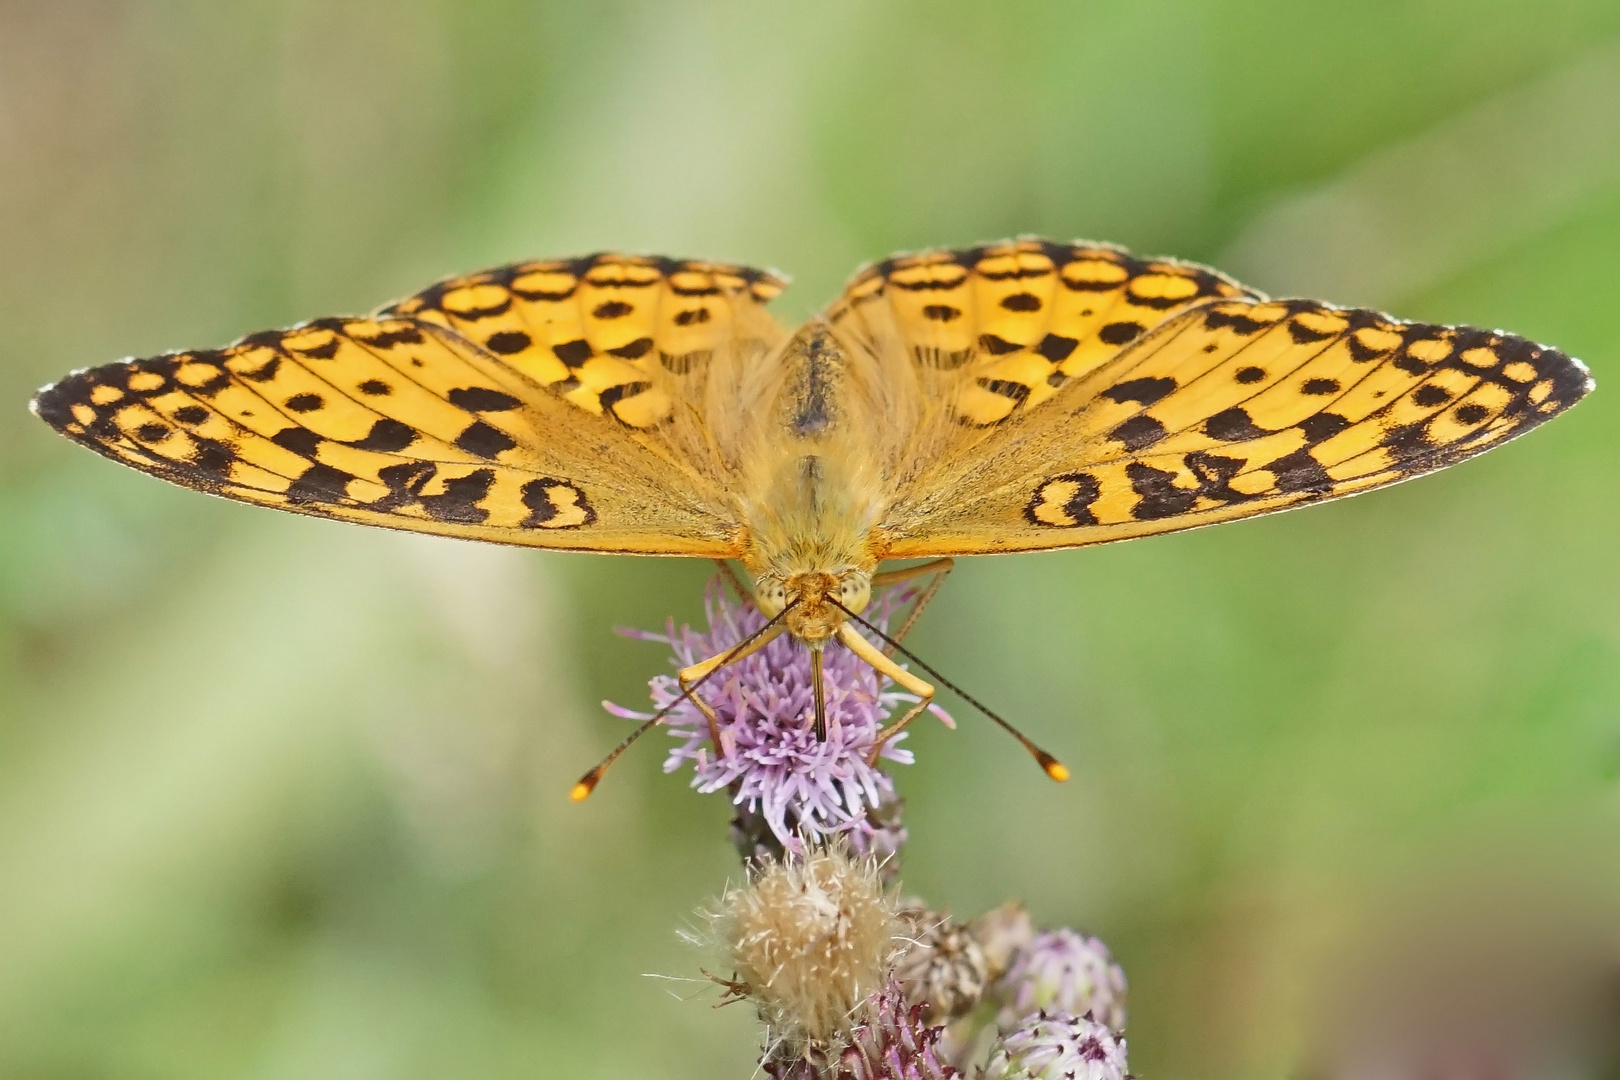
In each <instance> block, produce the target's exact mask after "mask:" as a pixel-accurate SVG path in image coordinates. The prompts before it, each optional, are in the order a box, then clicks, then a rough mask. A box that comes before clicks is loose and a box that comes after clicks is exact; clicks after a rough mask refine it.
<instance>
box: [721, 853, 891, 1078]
mask: <svg viewBox="0 0 1620 1080" xmlns="http://www.w3.org/2000/svg"><path fill="white" fill-rule="evenodd" d="M897 908H898V902H897V901H896V899H895V898H894V897H893V896H892V895H890V894H889V893H888V892H886V891H885V889H884V887H883V883H882V881H881V880H880V877H879V874H878V869H877V866H876V865H875V863H874V862H873V860H871V859H869V858H855V857H852V856H851V855H849V854H848V853H847V852H846V851H844V850H843V849H842V848H841V847H834V848H828V849H820V850H813V851H811V852H810V853H809V854H807V855H805V856H804V857H802V858H789V859H787V860H785V861H782V862H770V863H767V864H765V865H764V866H763V867H761V868H760V870H759V872H758V873H757V874H756V875H755V877H754V880H753V881H752V882H750V883H749V884H747V885H745V886H742V887H738V888H733V889H731V890H729V891H727V893H726V894H725V896H724V897H722V898H721V901H720V907H719V910H718V911H717V912H716V913H715V915H714V918H713V922H714V929H715V933H716V935H717V937H718V939H719V941H720V943H721V945H722V948H723V949H724V950H725V952H726V954H727V959H728V960H729V961H730V964H731V966H732V968H733V969H734V970H735V971H736V978H737V979H738V980H739V981H741V982H743V983H746V984H747V986H748V991H749V997H750V998H751V999H752V1000H753V1001H754V1003H755V1004H756V1006H757V1007H758V1008H759V1012H760V1017H761V1019H763V1020H764V1021H765V1023H766V1025H767V1026H768V1027H769V1028H770V1029H771V1031H770V1037H771V1039H772V1040H773V1041H778V1042H779V1043H780V1046H779V1047H778V1049H777V1050H776V1051H775V1052H774V1053H773V1056H775V1057H776V1058H778V1059H779V1060H792V1059H793V1058H794V1057H795V1056H798V1055H799V1054H800V1053H802V1050H803V1048H804V1047H806V1046H808V1045H810V1044H821V1045H827V1044H831V1043H836V1042H841V1041H844V1040H845V1039H846V1038H847V1035H848V1033H849V1032H850V1031H851V1030H852V1028H853V1027H854V1026H855V1025H856V1024H858V1023H861V1022H862V1021H864V1020H866V1019H867V1015H866V1014H867V1012H868V1011H869V1010H868V1008H867V1007H868V1005H869V998H870V997H871V995H873V994H874V993H875V992H877V991H878V990H879V989H880V988H882V986H883V985H884V976H885V972H886V970H887V968H888V966H889V963H890V961H891V959H892V957H893V954H894V950H895V945H896V933H897V919H896V910H897Z"/></svg>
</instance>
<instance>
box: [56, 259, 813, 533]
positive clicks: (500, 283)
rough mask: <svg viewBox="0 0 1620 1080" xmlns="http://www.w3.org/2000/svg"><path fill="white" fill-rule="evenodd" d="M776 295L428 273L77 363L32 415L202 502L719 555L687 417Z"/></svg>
mask: <svg viewBox="0 0 1620 1080" xmlns="http://www.w3.org/2000/svg"><path fill="white" fill-rule="evenodd" d="M782 285H783V283H782V282H781V281H780V280H779V279H777V278H776V277H774V276H772V275H770V274H767V273H764V272H761V271H756V270H750V269H746V268H742V267H732V266H723V265H717V264H708V263H695V262H676V261H674V260H667V259H651V258H639V257H625V256H615V255H597V256H592V257H589V258H585V259H578V260H570V261H563V262H543V263H522V264H516V265H513V266H508V267H503V268H500V269H497V270H492V271H488V272H486V273H483V274H478V275H474V276H472V277H467V278H461V279H456V280H452V281H446V282H443V283H441V284H439V285H436V286H434V287H433V288H431V289H429V290H427V291H425V292H424V293H422V294H421V295H420V296H417V297H414V298H412V299H410V300H407V301H404V302H402V303H400V304H397V305H395V306H394V307H393V308H390V309H387V310H385V311H384V312H383V313H381V314H379V315H377V316H376V317H374V318H332V319H320V320H317V321H315V322H311V323H307V324H304V325H302V326H298V327H294V328H292V329H289V330H274V331H267V332H264V333H260V334H254V335H252V336H250V337H247V338H244V339H242V340H241V341H239V342H237V343H235V344H234V345H231V346H228V347H226V348H224V349H219V350H200V351H195V352H181V353H173V354H169V355H165V356H158V357H152V358H149V359H141V360H129V361H125V362H122V363H116V364H108V365H105V366H103V367H98V368H93V369H90V370H87V371H80V372H76V373H74V374H72V375H70V376H68V377H67V378H66V379H63V380H62V381H61V382H59V383H56V384H55V385H53V386H49V387H46V388H45V389H44V390H41V391H40V392H39V394H38V396H37V397H36V398H35V399H34V403H33V408H34V411H35V412H36V413H37V414H38V415H39V416H40V417H41V418H42V419H43V420H45V421H46V422H47V423H49V424H50V425H51V426H52V427H54V428H56V429H57V430H58V431H61V432H62V433H63V434H65V435H67V436H68V437H70V438H72V439H74V440H75V441H76V442H79V443H81V444H83V445H85V446H88V447H89V448H90V449H92V450H95V451H96V452H97V453H100V454H103V455H105V456H107V457H110V458H112V459H114V460H116V461H120V462H122V463H124V464H126V465H130V466H133V467H134V468H137V469H140V470H142V471H144V472H147V473H151V474H152V475H154V476H158V477H161V478H163V479H165V480H170V481H172V482H174V483H177V484H182V485H184V486H186V487H191V488H196V489H198V490H201V491H205V492H208V493H210V494H215V495H221V496H225V497H227V498H232V499H239V500H241V501H244V502H250V503H257V504H259V505H263V506H272V507H276V508H278V509H283V510H292V511H297V512H299V513H306V514H316V515H320V516H323V517H331V518H339V519H342V520H347V521H355V522H360V523H363V524H370V525H381V526H386V527H390V528H399V529H408V530H413V531H417V532H428V533H439V534H444V535H450V536H458V537H464V538H468V539H477V540H486V541H494V542H497V543H508V544H524V545H531V546H536V547H549V548H565V549H572V550H584V551H623V552H640V553H647V554H671V555H674V554H680V555H708V556H724V555H730V554H733V553H734V552H735V550H736V547H737V536H738V528H739V524H738V522H737V521H736V512H735V510H734V507H733V502H734V500H733V499H732V497H731V495H730V493H729V491H728V479H727V468H728V466H727V464H726V463H725V462H723V461H722V460H720V458H719V456H718V454H719V452H718V450H717V448H716V447H715V446H714V442H713V439H712V437H711V435H710V433H709V431H708V428H707V425H706V423H705V420H704V411H705V404H704V403H705V400H706V398H708V397H710V396H712V394H713V393H714V392H717V391H714V390H713V389H711V379H710V376H711V374H712V373H713V372H714V371H715V370H724V371H725V372H727V373H729V374H728V379H733V378H734V377H735V371H736V370H737V369H738V368H739V367H740V366H742V365H745V364H746V363H747V362H748V361H749V360H750V359H751V358H753V357H756V356H757V355H759V354H760V353H762V352H764V351H766V350H768V349H769V348H770V347H771V346H772V345H773V344H774V343H775V341H776V339H777V338H778V337H780V334H781V331H780V330H779V329H778V328H777V327H776V325H775V323H774V322H772V321H771V319H770V317H769V315H767V314H766V313H765V312H764V310H763V306H762V305H763V304H764V302H765V301H767V300H768V299H770V298H771V297H772V296H775V295H776V294H777V293H778V292H779V291H780V290H781V288H782Z"/></svg>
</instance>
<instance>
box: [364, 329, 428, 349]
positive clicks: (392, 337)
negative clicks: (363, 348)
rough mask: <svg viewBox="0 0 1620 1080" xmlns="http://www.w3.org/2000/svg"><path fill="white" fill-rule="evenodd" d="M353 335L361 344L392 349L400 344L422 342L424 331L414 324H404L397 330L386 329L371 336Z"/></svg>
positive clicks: (418, 343) (417, 343)
mask: <svg viewBox="0 0 1620 1080" xmlns="http://www.w3.org/2000/svg"><path fill="white" fill-rule="evenodd" d="M352 336H353V337H354V340H356V341H358V342H360V344H362V345H370V346H372V347H374V348H378V349H392V348H394V347H395V346H398V345H420V344H422V332H421V331H420V330H418V329H417V328H416V327H414V326H402V327H400V328H399V329H397V330H384V331H383V332H382V333H380V334H373V335H372V336H371V337H361V336H359V335H358V334H356V335H352Z"/></svg>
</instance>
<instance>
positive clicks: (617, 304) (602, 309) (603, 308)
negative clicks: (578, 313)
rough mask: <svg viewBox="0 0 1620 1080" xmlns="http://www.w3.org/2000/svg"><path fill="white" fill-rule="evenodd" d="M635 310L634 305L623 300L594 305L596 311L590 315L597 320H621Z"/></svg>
mask: <svg viewBox="0 0 1620 1080" xmlns="http://www.w3.org/2000/svg"><path fill="white" fill-rule="evenodd" d="M635 310H636V309H635V307H634V305H631V304H627V303H625V302H624V301H623V300H608V301H606V302H604V303H601V304H598V305H596V310H594V311H592V312H591V314H592V315H595V316H596V317H597V318H598V319H622V318H624V317H625V316H626V315H628V314H630V313H631V312H633V311H635Z"/></svg>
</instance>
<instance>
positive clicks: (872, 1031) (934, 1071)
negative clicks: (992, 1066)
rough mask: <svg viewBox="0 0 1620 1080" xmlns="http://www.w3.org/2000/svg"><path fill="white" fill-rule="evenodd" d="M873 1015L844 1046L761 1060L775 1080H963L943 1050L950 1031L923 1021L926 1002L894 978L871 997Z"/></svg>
mask: <svg viewBox="0 0 1620 1080" xmlns="http://www.w3.org/2000/svg"><path fill="white" fill-rule="evenodd" d="M866 1011H867V1013H868V1018H867V1019H866V1020H865V1021H863V1022H862V1023H860V1024H858V1025H857V1026H856V1027H855V1028H854V1030H853V1031H851V1032H850V1034H849V1038H848V1040H847V1042H845V1044H844V1045H843V1046H842V1047H839V1046H836V1045H834V1046H830V1047H821V1046H811V1047H807V1048H806V1050H805V1052H804V1054H803V1056H801V1057H790V1058H788V1059H786V1060H783V1059H780V1058H778V1057H776V1056H774V1055H772V1054H770V1053H767V1054H766V1055H765V1057H764V1058H763V1059H761V1061H760V1065H761V1066H762V1067H763V1069H764V1072H765V1074H766V1075H767V1076H770V1077H771V1078H772V1080H961V1078H962V1073H961V1071H960V1070H958V1069H957V1068H956V1067H955V1066H954V1065H952V1064H951V1063H950V1062H949V1061H948V1060H947V1059H946V1057H945V1055H944V1053H943V1052H942V1050H943V1048H942V1047H940V1045H939V1043H940V1040H941V1038H942V1037H943V1036H944V1034H945V1029H944V1028H941V1027H930V1026H929V1024H928V1022H927V1021H926V1020H924V1019H923V1006H922V1005H920V1004H913V1003H911V1002H910V1001H907V1000H906V994H905V991H904V990H903V989H902V988H901V986H900V984H899V983H897V982H894V981H892V980H891V981H890V982H889V984H888V985H887V986H885V987H884V988H883V989H882V990H879V991H878V992H877V993H875V994H873V995H872V996H871V998H869V999H868V1001H867V1010H866Z"/></svg>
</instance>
